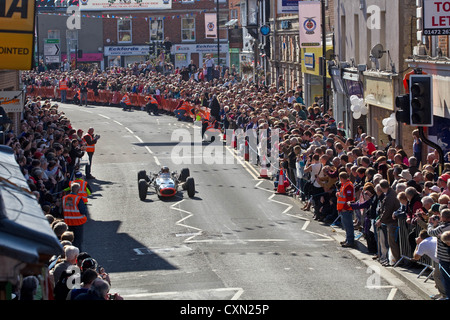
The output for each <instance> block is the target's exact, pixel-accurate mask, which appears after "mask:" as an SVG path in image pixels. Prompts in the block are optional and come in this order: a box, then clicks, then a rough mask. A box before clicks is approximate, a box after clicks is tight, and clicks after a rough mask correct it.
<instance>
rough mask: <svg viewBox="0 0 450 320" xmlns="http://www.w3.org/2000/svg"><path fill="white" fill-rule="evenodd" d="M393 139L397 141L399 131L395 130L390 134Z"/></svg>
mask: <svg viewBox="0 0 450 320" xmlns="http://www.w3.org/2000/svg"><path fill="white" fill-rule="evenodd" d="M390 136H391V138H392V139H396V137H397V130H394V132H392V134H390Z"/></svg>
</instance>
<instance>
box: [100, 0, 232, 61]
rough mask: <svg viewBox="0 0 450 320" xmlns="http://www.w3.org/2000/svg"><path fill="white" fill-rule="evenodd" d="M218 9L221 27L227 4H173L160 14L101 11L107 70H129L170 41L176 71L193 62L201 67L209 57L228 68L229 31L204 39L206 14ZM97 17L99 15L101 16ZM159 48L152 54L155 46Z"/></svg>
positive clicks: (155, 53) (156, 52)
mask: <svg viewBox="0 0 450 320" xmlns="http://www.w3.org/2000/svg"><path fill="white" fill-rule="evenodd" d="M217 9H219V25H222V26H223V25H224V24H225V23H226V22H227V21H228V3H227V1H219V4H218V5H217V3H216V2H215V1H208V0H198V1H184V0H183V1H176V2H175V1H172V3H171V6H170V8H169V7H168V8H167V9H161V10H121V11H111V10H108V11H102V12H100V14H101V15H102V17H103V46H104V56H105V67H107V66H111V65H120V66H126V65H128V64H130V63H134V62H140V61H145V60H146V58H147V57H148V56H149V55H150V56H152V57H156V56H157V55H158V47H161V46H163V42H164V41H165V40H166V39H167V38H168V40H169V41H170V42H171V44H172V46H171V50H170V51H171V54H172V62H173V63H174V65H175V67H180V68H181V67H183V66H187V65H188V64H189V63H190V61H191V60H193V62H194V63H195V64H196V65H197V66H202V64H203V62H204V60H205V57H206V55H207V54H212V55H213V56H214V59H215V61H216V64H218V63H219V61H218V60H217V56H218V55H220V65H228V63H229V50H228V49H229V48H228V35H227V29H226V28H220V29H219V39H220V43H218V41H217V39H216V38H206V36H205V14H207V13H213V14H215V13H216V12H217ZM96 14H99V13H98V12H97V13H96ZM153 45H155V46H156V50H155V52H152V51H153V50H152V46H153Z"/></svg>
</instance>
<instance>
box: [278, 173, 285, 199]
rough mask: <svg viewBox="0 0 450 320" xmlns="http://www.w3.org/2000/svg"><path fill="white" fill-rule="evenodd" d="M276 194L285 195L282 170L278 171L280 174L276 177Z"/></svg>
mask: <svg viewBox="0 0 450 320" xmlns="http://www.w3.org/2000/svg"><path fill="white" fill-rule="evenodd" d="M276 193H278V194H285V193H286V188H285V186H284V173H283V169H280V174H279V176H278V187H277V192H276Z"/></svg>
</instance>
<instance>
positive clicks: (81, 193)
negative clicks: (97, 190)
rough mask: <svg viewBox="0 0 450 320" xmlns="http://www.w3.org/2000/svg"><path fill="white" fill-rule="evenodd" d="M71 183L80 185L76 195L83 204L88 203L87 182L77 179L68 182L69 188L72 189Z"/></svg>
mask: <svg viewBox="0 0 450 320" xmlns="http://www.w3.org/2000/svg"><path fill="white" fill-rule="evenodd" d="M73 183H78V184H79V185H80V190H78V195H79V196H80V197H81V199H82V200H83V202H84V203H87V202H88V199H87V197H88V194H87V182H86V181H84V180H83V179H77V180H73V181H70V182H69V187H72V184H73Z"/></svg>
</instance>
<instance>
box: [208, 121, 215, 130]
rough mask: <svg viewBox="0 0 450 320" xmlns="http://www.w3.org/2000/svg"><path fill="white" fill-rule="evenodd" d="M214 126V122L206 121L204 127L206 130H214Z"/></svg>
mask: <svg viewBox="0 0 450 320" xmlns="http://www.w3.org/2000/svg"><path fill="white" fill-rule="evenodd" d="M215 125H216V120H214V121H212V122H211V121H208V126H207V127H206V130H213V129H215V128H214V127H215Z"/></svg>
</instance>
